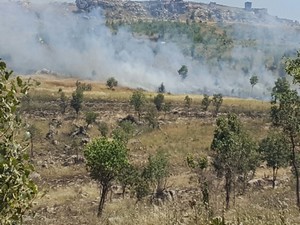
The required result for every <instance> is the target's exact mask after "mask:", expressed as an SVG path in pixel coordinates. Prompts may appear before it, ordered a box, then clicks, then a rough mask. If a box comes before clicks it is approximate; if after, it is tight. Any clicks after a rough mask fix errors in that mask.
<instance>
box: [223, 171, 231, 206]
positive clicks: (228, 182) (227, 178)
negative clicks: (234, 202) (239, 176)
mask: <svg viewBox="0 0 300 225" xmlns="http://www.w3.org/2000/svg"><path fill="white" fill-rule="evenodd" d="M231 184H232V174H231V172H230V171H227V172H226V174H225V191H226V210H227V209H229V207H230V204H229V203H230V193H231Z"/></svg>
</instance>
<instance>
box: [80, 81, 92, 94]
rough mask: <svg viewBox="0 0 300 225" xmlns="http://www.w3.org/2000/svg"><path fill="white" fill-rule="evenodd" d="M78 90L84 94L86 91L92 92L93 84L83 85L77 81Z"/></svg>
mask: <svg viewBox="0 0 300 225" xmlns="http://www.w3.org/2000/svg"><path fill="white" fill-rule="evenodd" d="M76 89H77V90H81V91H82V92H84V91H91V90H92V85H91V84H86V83H81V82H80V81H78V80H77V81H76Z"/></svg>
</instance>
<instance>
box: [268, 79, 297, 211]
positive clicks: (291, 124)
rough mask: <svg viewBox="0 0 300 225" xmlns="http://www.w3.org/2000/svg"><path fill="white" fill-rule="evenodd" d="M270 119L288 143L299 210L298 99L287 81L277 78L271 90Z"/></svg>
mask: <svg viewBox="0 0 300 225" xmlns="http://www.w3.org/2000/svg"><path fill="white" fill-rule="evenodd" d="M271 97H272V100H271V119H272V124H273V125H274V126H276V127H280V128H281V129H282V131H283V132H284V133H285V134H286V135H287V137H288V138H289V141H290V151H291V164H292V167H293V171H294V173H295V178H296V199H297V206H298V207H299V208H300V194H299V189H300V183H299V176H300V175H299V166H298V162H297V158H299V153H298V151H297V145H298V144H297V143H298V138H299V133H300V126H299V124H300V98H299V96H298V93H297V91H296V90H291V88H290V85H289V83H288V81H287V80H286V79H284V78H279V79H278V80H277V81H276V82H275V87H274V88H273V90H272V95H271Z"/></svg>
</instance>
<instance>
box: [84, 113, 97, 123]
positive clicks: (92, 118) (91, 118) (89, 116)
mask: <svg viewBox="0 0 300 225" xmlns="http://www.w3.org/2000/svg"><path fill="white" fill-rule="evenodd" d="M97 116H98V113H95V112H92V111H90V112H87V113H86V114H85V122H86V123H87V126H89V125H90V124H92V123H95V122H96V119H97Z"/></svg>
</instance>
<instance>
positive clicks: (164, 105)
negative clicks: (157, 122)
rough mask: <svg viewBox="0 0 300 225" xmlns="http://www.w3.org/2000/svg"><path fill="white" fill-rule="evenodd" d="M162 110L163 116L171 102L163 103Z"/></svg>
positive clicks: (169, 108) (169, 109)
mask: <svg viewBox="0 0 300 225" xmlns="http://www.w3.org/2000/svg"><path fill="white" fill-rule="evenodd" d="M162 110H163V111H164V117H166V114H167V113H168V112H170V111H171V102H166V103H165V104H163V106H162Z"/></svg>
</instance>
